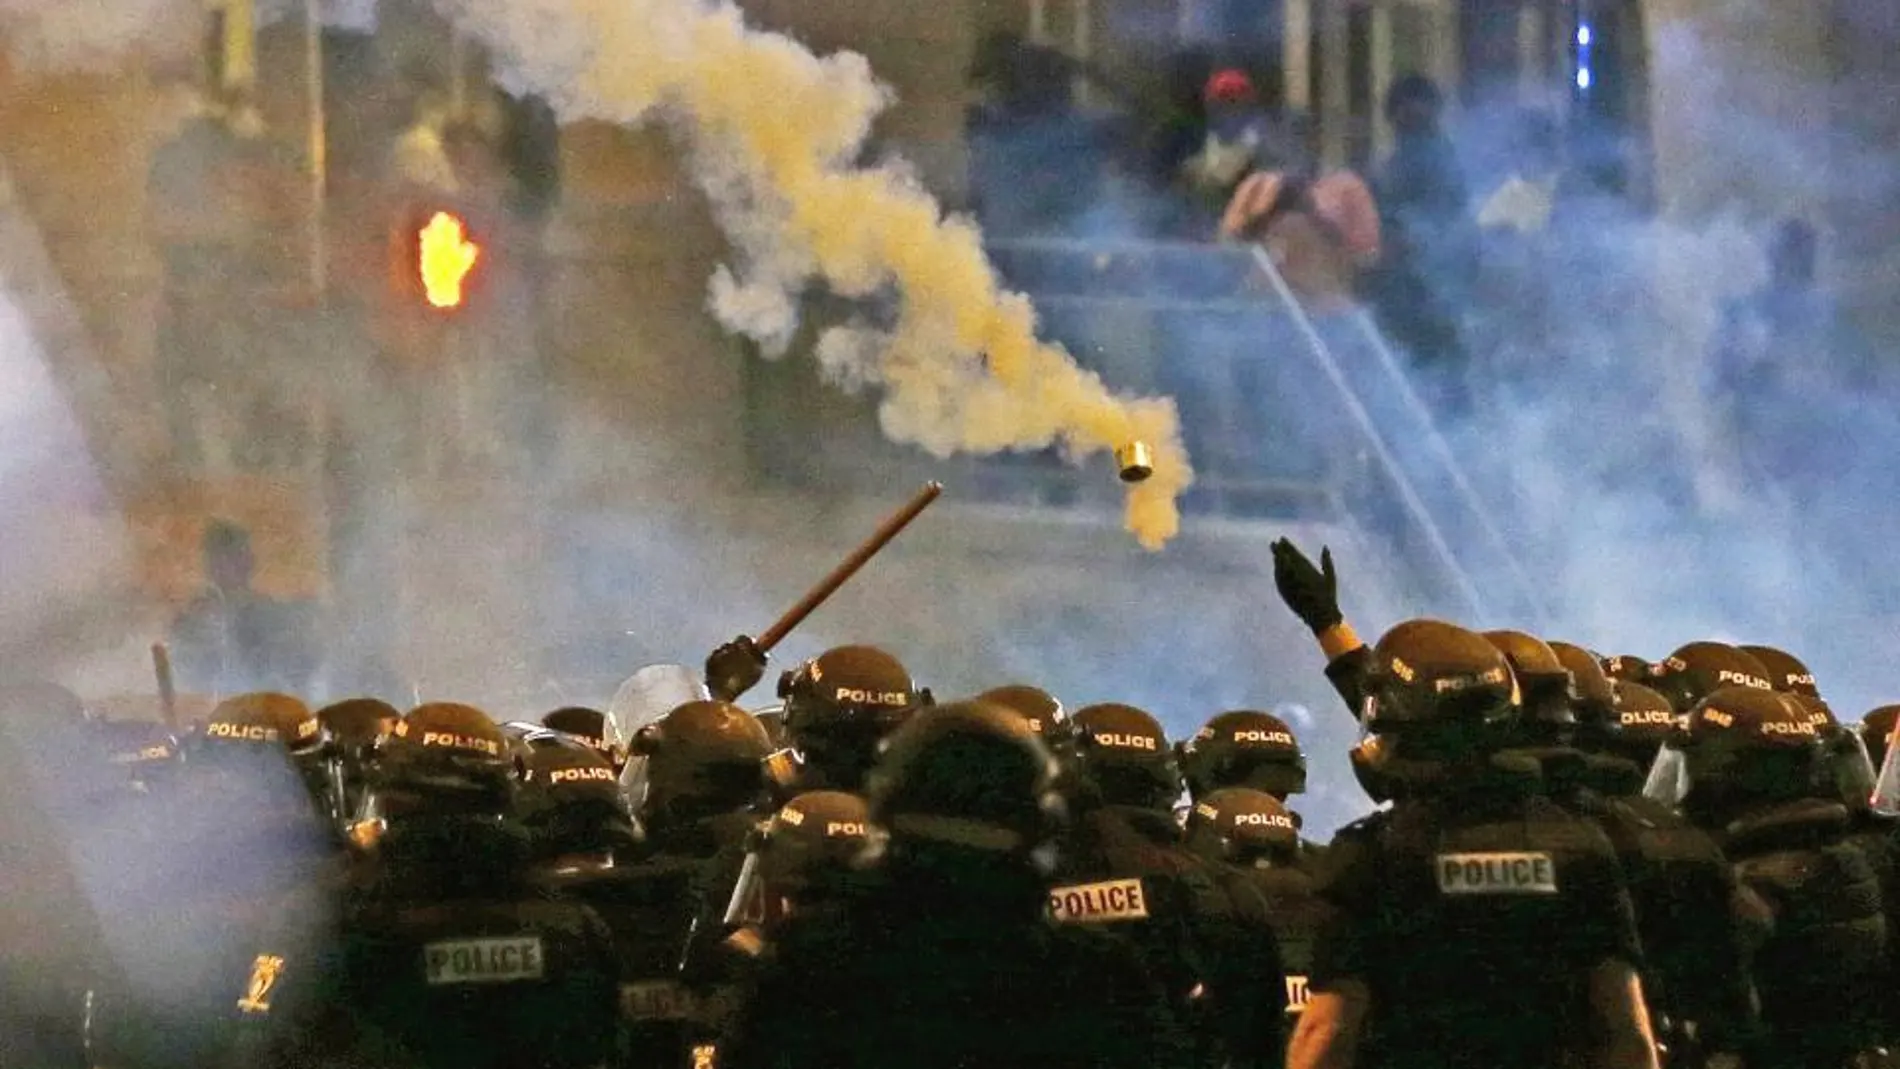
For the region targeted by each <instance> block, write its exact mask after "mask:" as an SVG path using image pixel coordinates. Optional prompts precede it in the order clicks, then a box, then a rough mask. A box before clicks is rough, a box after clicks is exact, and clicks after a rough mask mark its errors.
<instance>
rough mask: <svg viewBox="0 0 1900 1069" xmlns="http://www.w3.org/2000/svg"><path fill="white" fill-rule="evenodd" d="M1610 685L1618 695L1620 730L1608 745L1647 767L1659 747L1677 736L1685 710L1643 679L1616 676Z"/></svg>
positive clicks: (1617, 720)
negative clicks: (1632, 680) (1638, 681)
mask: <svg viewBox="0 0 1900 1069" xmlns="http://www.w3.org/2000/svg"><path fill="white" fill-rule="evenodd" d="M1611 689H1612V691H1613V692H1614V694H1615V696H1616V723H1617V731H1616V734H1615V735H1614V736H1612V737H1611V738H1610V739H1609V740H1607V741H1608V745H1609V747H1610V749H1612V750H1614V751H1615V752H1616V753H1617V754H1618V755H1619V756H1622V757H1627V758H1629V759H1630V760H1632V761H1635V762H1636V763H1637V764H1639V765H1641V766H1643V767H1648V766H1649V764H1650V762H1652V761H1654V760H1655V759H1656V751H1657V750H1658V749H1660V748H1661V747H1662V745H1663V744H1664V743H1666V742H1668V741H1670V740H1671V739H1672V738H1674V737H1675V734H1676V730H1677V729H1678V728H1679V727H1680V726H1681V725H1682V723H1683V718H1682V714H1680V713H1678V712H1676V708H1675V706H1673V705H1671V704H1669V699H1668V698H1665V697H1663V696H1662V695H1661V694H1658V693H1657V692H1656V691H1654V690H1652V689H1650V688H1649V687H1645V686H1643V685H1642V684H1641V683H1629V682H1625V681H1623V680H1621V679H1615V680H1612V681H1611Z"/></svg>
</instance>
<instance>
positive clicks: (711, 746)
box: [612, 701, 772, 1061]
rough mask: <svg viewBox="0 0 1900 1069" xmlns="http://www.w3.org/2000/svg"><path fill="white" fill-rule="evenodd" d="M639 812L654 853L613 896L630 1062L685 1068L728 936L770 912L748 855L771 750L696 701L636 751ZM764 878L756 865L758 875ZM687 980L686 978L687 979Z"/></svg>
mask: <svg viewBox="0 0 1900 1069" xmlns="http://www.w3.org/2000/svg"><path fill="white" fill-rule="evenodd" d="M630 746H631V751H632V753H633V754H634V756H635V758H636V760H635V761H634V762H633V763H632V764H630V765H629V768H630V769H633V770H634V776H633V779H632V781H631V789H632V791H633V801H634V813H635V816H636V817H637V818H638V819H639V821H640V824H641V827H642V828H643V829H644V830H645V833H646V846H645V849H644V851H643V852H642V853H641V854H639V855H638V856H637V858H636V859H635V860H634V862H633V863H632V864H631V865H626V866H621V867H620V870H619V872H618V873H617V874H616V876H615V878H614V880H613V883H612V886H613V894H614V895H615V896H616V901H617V905H616V906H615V907H614V908H615V909H616V910H618V911H619V915H620V918H621V919H620V920H617V921H616V923H617V924H625V925H630V926H631V928H623V929H622V936H621V941H620V953H621V961H622V966H623V969H624V970H625V974H626V975H627V976H628V977H629V979H628V981H627V983H628V985H629V986H628V988H627V992H628V994H627V997H626V998H625V999H623V1005H622V1010H623V1012H624V1013H626V1014H627V1016H628V1022H629V1026H630V1030H631V1031H630V1034H631V1036H632V1039H633V1042H632V1045H631V1047H630V1053H629V1056H630V1057H631V1058H633V1059H635V1060H642V1059H644V1060H647V1061H652V1060H655V1059H660V1060H666V1059H671V1058H677V1057H679V1056H680V1054H681V1052H682V1051H683V1050H686V1049H687V1048H688V1047H689V1046H690V1045H691V1043H692V1042H693V1041H694V1039H695V1038H696V1037H699V1036H701V1035H702V1033H703V1032H704V1030H705V1027H706V1025H705V1023H704V1021H705V1016H704V1013H703V1012H702V1009H703V1007H702V1004H703V1003H706V1002H707V1001H708V1000H709V999H710V998H713V997H716V996H717V995H718V994H719V990H718V989H719V988H720V987H721V986H722V985H723V984H724V983H725V979H726V977H725V974H724V973H723V972H721V971H720V969H719V967H718V964H717V963H718V961H719V958H720V948H721V944H722V943H723V941H724V940H725V938H726V937H727V935H728V934H729V933H730V932H732V931H733V930H734V929H736V928H738V927H739V926H741V925H742V924H744V923H745V922H746V921H748V920H752V919H756V917H757V916H758V914H759V913H760V911H762V910H763V894H764V892H763V890H762V889H761V888H760V887H759V886H758V882H757V881H756V880H755V879H752V878H751V877H750V876H749V875H748V872H747V868H748V866H747V859H748V855H747V847H748V844H749V837H750V835H751V832H752V829H753V828H754V826H755V825H756V823H757V821H758V817H757V815H756V812H757V807H758V806H759V805H760V803H761V801H762V799H763V798H764V797H765V795H766V788H767V784H766V779H765V759H766V757H767V756H768V755H769V754H770V753H771V750H772V745H771V740H770V739H768V738H767V737H766V734H765V728H764V727H763V726H762V725H761V724H760V723H759V722H758V720H757V719H756V718H754V717H753V716H752V715H751V714H750V713H747V712H746V711H745V710H743V709H740V708H739V707H738V706H736V705H731V704H728V703H726V702H720V701H694V702H688V703H686V704H684V705H681V706H680V707H678V708H677V709H674V710H673V711H672V712H670V713H667V714H666V715H665V716H664V717H662V718H661V719H660V720H659V721H658V722H657V723H655V724H650V725H648V726H646V727H643V728H641V729H640V730H639V731H637V732H635V733H634V736H633V738H632V740H630ZM751 868H752V869H753V871H754V872H756V865H753V866H751ZM683 973H684V975H682V974H683Z"/></svg>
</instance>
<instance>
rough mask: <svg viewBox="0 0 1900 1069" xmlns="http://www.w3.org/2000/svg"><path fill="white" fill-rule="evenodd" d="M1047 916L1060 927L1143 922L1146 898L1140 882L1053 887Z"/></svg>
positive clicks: (1117, 881)
mask: <svg viewBox="0 0 1900 1069" xmlns="http://www.w3.org/2000/svg"><path fill="white" fill-rule="evenodd" d="M1049 915H1050V916H1051V917H1053V918H1054V919H1055V920H1057V921H1058V922H1060V923H1062V924H1104V923H1107V922H1109V921H1139V920H1147V919H1148V898H1147V896H1146V895H1144V894H1142V891H1141V881H1140V880H1109V881H1107V882H1104V883H1083V884H1076V885H1075V886H1073V887H1057V888H1055V889H1054V890H1052V891H1050V892H1049Z"/></svg>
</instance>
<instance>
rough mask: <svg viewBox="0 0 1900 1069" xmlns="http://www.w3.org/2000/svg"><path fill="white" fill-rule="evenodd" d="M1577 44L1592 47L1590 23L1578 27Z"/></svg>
mask: <svg viewBox="0 0 1900 1069" xmlns="http://www.w3.org/2000/svg"><path fill="white" fill-rule="evenodd" d="M1577 44H1578V45H1580V46H1582V47H1584V48H1589V47H1590V24H1589V23H1587V22H1586V23H1584V24H1583V25H1581V26H1579V27H1577Z"/></svg>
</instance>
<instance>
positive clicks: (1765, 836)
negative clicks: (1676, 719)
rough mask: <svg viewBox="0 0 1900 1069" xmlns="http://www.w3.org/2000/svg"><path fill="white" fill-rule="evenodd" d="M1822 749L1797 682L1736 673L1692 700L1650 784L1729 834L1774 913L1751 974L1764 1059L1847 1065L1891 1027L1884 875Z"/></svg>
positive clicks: (1704, 823)
mask: <svg viewBox="0 0 1900 1069" xmlns="http://www.w3.org/2000/svg"><path fill="white" fill-rule="evenodd" d="M1822 761H1823V757H1822V754H1821V751H1820V744H1819V741H1818V732H1817V728H1816V726H1815V724H1814V721H1813V719H1812V718H1811V716H1810V715H1809V713H1808V712H1807V711H1806V710H1805V709H1803V708H1802V707H1800V706H1799V705H1797V704H1796V703H1795V702H1794V701H1792V700H1791V699H1790V698H1789V697H1788V696H1786V695H1782V694H1777V693H1774V692H1773V691H1769V690H1765V689H1759V688H1754V687H1747V686H1731V687H1724V688H1721V689H1719V690H1717V691H1716V692H1715V693H1713V694H1711V695H1709V696H1708V697H1707V698H1705V699H1703V700H1702V701H1701V702H1700V703H1698V704H1697V706H1696V707H1695V708H1694V709H1693V710H1692V711H1691V713H1690V716H1689V722H1688V726H1687V728H1686V729H1685V730H1684V731H1683V732H1682V733H1681V735H1680V737H1679V738H1678V739H1677V740H1676V741H1675V742H1673V743H1671V744H1670V745H1669V746H1667V747H1665V748H1664V749H1663V751H1662V752H1661V753H1660V754H1659V755H1658V756H1657V759H1656V766H1655V768H1654V769H1652V771H1651V774H1650V782H1649V785H1648V786H1647V788H1646V793H1648V794H1649V795H1650V796H1651V797H1652V798H1655V799H1656V800H1657V801H1659V802H1662V803H1664V804H1668V805H1675V806H1678V807H1679V808H1680V809H1681V810H1682V812H1683V813H1684V814H1686V815H1687V816H1688V817H1689V818H1690V819H1691V820H1693V821H1694V822H1695V823H1696V824H1697V826H1699V827H1701V828H1703V829H1704V830H1706V831H1708V832H1710V833H1711V834H1713V835H1715V836H1716V837H1717V840H1718V842H1719V843H1720V844H1721V846H1722V849H1723V852H1724V853H1725V854H1726V855H1727V857H1728V858H1729V860H1730V862H1731V863H1733V865H1734V866H1735V870H1736V875H1737V877H1738V878H1739V880H1740V881H1741V885H1742V887H1743V890H1744V893H1745V896H1746V900H1747V901H1748V903H1749V905H1750V906H1751V907H1752V909H1753V910H1754V912H1755V914H1756V915H1757V916H1759V917H1760V918H1762V923H1761V925H1760V933H1761V934H1760V938H1761V942H1760V944H1759V945H1758V946H1757V947H1756V948H1755V956H1754V967H1753V970H1752V975H1753V978H1754V982H1755V986H1756V988H1757V990H1758V991H1759V993H1760V998H1761V1016H1762V1022H1763V1025H1764V1033H1765V1034H1764V1036H1763V1037H1762V1040H1761V1042H1760V1044H1759V1045H1758V1047H1757V1048H1756V1049H1755V1050H1751V1051H1750V1052H1749V1058H1748V1060H1749V1062H1750V1063H1751V1064H1762V1065H1789V1066H1815V1067H1819V1066H1824V1065H1826V1066H1839V1065H1845V1064H1848V1062H1849V1061H1850V1059H1852V1058H1854V1057H1857V1056H1860V1055H1862V1054H1864V1053H1866V1052H1868V1051H1870V1050H1873V1049H1876V1048H1878V1047H1879V1046H1880V1043H1881V1040H1882V1038H1883V1037H1882V1035H1881V1032H1882V1029H1883V1021H1882V1017H1883V1015H1884V1012H1885V1010H1884V1006H1883V1003H1882V999H1883V997H1884V996H1883V995H1882V994H1881V992H1882V991H1883V984H1884V982H1885V977H1886V975H1887V946H1886V941H1887V930H1886V922H1885V919H1884V917H1883V916H1882V903H1881V899H1880V884H1879V881H1878V878H1877V876H1876V874H1875V872H1874V870H1873V868H1872V866H1870V865H1869V863H1868V861H1867V859H1866V857H1865V855H1864V854H1863V853H1862V852H1861V851H1860V850H1858V849H1857V848H1856V847H1855V846H1854V845H1853V844H1852V843H1851V842H1849V841H1848V831H1849V826H1850V820H1851V817H1850V814H1849V813H1848V811H1847V807H1846V806H1844V805H1842V804H1841V802H1840V801H1839V800H1838V799H1837V798H1835V797H1831V796H1830V797H1820V796H1817V795H1818V793H1819V792H1817V790H1816V782H1817V776H1816V770H1817V767H1818V766H1819V765H1820V764H1821V763H1822ZM1827 793H1828V794H1829V795H1832V791H1831V789H1830V790H1829V791H1828V792H1827Z"/></svg>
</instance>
